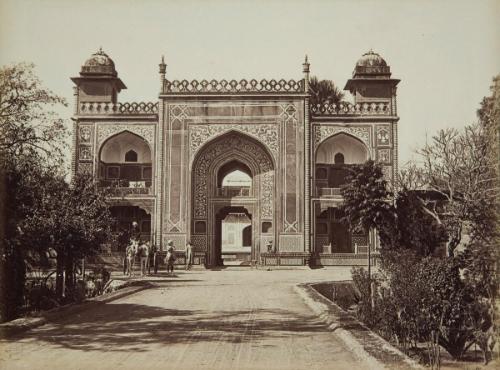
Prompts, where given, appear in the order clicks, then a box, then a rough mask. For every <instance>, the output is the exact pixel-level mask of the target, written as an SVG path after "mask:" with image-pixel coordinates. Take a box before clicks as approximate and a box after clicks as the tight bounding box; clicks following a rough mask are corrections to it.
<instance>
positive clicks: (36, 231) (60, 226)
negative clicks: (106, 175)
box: [19, 175, 113, 299]
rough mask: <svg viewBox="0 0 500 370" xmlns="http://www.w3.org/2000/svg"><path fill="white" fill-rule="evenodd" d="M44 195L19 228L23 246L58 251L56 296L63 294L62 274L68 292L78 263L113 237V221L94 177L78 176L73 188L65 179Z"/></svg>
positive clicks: (50, 182)
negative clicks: (64, 277) (49, 248)
mask: <svg viewBox="0 0 500 370" xmlns="http://www.w3.org/2000/svg"><path fill="white" fill-rule="evenodd" d="M43 193H44V194H43V196H42V197H40V198H37V199H36V200H35V202H34V204H33V206H32V211H31V212H30V214H29V215H27V216H26V217H25V218H24V219H23V221H22V223H21V225H20V226H19V229H20V233H21V235H20V236H19V238H20V239H21V241H20V243H21V244H23V245H32V246H33V248H35V249H36V250H41V251H45V250H46V249H47V248H48V247H51V248H53V249H54V250H55V251H56V252H57V278H56V295H57V297H58V298H59V299H61V298H62V296H63V295H64V293H65V292H64V290H63V276H64V275H63V272H65V273H66V281H65V282H66V285H67V288H68V290H69V291H71V290H72V289H73V287H74V283H75V281H74V264H75V261H76V260H78V259H81V258H83V257H86V256H90V255H93V254H95V253H96V252H97V251H98V250H99V248H100V246H101V245H102V244H103V243H105V242H107V241H108V239H109V238H110V237H111V230H110V226H111V224H112V222H113V220H112V218H111V214H110V212H109V205H108V203H107V198H106V192H105V191H104V190H103V189H102V188H99V187H98V186H97V184H96V183H95V182H94V181H93V179H92V178H90V177H89V176H86V175H77V176H76V177H75V178H74V179H73V182H72V183H71V186H70V185H69V184H67V183H66V182H65V181H64V178H62V177H57V176H54V177H51V178H49V179H47V181H46V182H45V183H44V184H43Z"/></svg>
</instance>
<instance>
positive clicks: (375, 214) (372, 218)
mask: <svg viewBox="0 0 500 370" xmlns="http://www.w3.org/2000/svg"><path fill="white" fill-rule="evenodd" d="M341 194H342V197H343V203H342V207H341V208H342V211H343V212H344V214H345V221H347V222H348V223H349V225H351V227H352V228H356V227H360V228H361V229H364V230H370V229H374V228H377V229H378V230H379V233H380V238H381V241H382V243H383V244H385V245H388V244H389V245H393V244H394V241H395V238H394V234H393V233H392V232H391V231H389V232H386V231H388V230H387V228H386V227H384V226H389V225H391V224H393V223H394V220H395V210H394V206H393V204H392V197H393V194H392V193H391V192H390V191H389V190H388V188H387V181H386V180H385V179H384V175H383V173H382V168H381V167H380V166H379V165H377V164H376V163H375V162H374V161H372V160H368V161H366V162H365V163H364V164H360V165H353V166H350V167H349V172H348V174H347V176H346V185H344V186H343V187H342V188H341Z"/></svg>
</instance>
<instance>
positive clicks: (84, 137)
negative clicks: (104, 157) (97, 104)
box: [78, 126, 92, 144]
mask: <svg viewBox="0 0 500 370" xmlns="http://www.w3.org/2000/svg"><path fill="white" fill-rule="evenodd" d="M78 139H79V141H80V143H81V144H90V143H91V142H92V127H91V126H80V130H79V137H78Z"/></svg>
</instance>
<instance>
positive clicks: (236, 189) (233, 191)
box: [217, 186, 250, 198]
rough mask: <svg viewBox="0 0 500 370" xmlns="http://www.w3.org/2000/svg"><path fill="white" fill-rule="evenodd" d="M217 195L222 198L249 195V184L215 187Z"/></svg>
mask: <svg viewBox="0 0 500 370" xmlns="http://www.w3.org/2000/svg"><path fill="white" fill-rule="evenodd" d="M217 196H218V197H222V198H234V197H249V196H250V186H223V187H222V188H217Z"/></svg>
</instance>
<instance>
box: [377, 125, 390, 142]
mask: <svg viewBox="0 0 500 370" xmlns="http://www.w3.org/2000/svg"><path fill="white" fill-rule="evenodd" d="M375 137H376V140H377V146H391V142H392V141H391V132H390V127H389V126H377V127H376V131H375Z"/></svg>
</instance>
